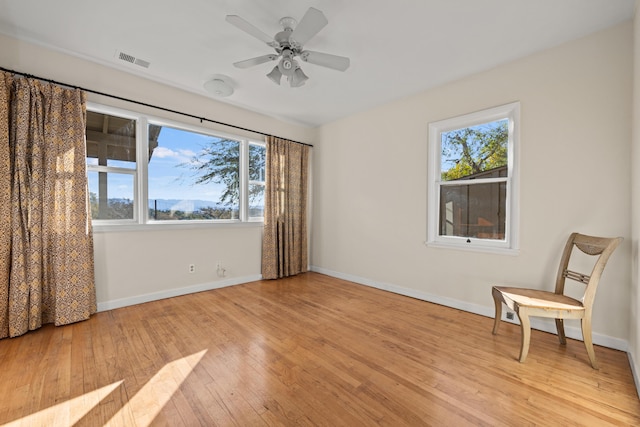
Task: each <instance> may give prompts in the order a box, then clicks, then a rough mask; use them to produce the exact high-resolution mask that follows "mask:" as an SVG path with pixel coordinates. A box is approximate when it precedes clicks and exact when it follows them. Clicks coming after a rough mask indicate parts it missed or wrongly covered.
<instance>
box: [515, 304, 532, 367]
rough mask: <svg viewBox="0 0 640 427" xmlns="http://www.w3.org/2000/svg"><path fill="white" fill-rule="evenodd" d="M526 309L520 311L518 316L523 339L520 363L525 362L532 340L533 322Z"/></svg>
mask: <svg viewBox="0 0 640 427" xmlns="http://www.w3.org/2000/svg"><path fill="white" fill-rule="evenodd" d="M523 311H524V310H519V311H518V317H519V318H520V329H521V330H522V341H521V344H520V363H524V361H525V360H526V359H527V354H529V341H531V322H530V321H529V315H528V314H527V313H526V312H524V313H523Z"/></svg>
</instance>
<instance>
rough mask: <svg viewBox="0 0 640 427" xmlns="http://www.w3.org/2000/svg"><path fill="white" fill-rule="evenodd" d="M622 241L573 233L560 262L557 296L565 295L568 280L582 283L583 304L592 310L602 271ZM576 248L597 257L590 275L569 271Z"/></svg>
mask: <svg viewBox="0 0 640 427" xmlns="http://www.w3.org/2000/svg"><path fill="white" fill-rule="evenodd" d="M621 241H622V237H611V238H609V237H595V236H587V235H585V234H579V233H572V234H571V235H570V236H569V239H568V240H567V244H566V245H565V247H564V252H563V253H562V259H561V260H560V267H559V268H558V276H557V278H556V294H564V285H565V280H566V279H571V280H575V281H576V282H580V283H582V284H584V285H585V286H586V289H585V292H584V297H583V299H582V304H583V305H584V307H585V308H586V309H587V310H591V307H592V306H593V300H594V299H595V296H596V289H597V288H598V282H600V276H602V271H603V270H604V267H605V265H607V261H608V260H609V257H610V256H611V254H612V253H613V251H614V250H615V249H616V248H617V247H618V245H619V244H620V242H621ZM574 247H577V248H578V249H580V250H581V251H582V252H584V253H585V254H587V255H592V256H597V259H596V260H595V263H594V264H593V269H592V270H591V273H590V274H584V273H579V272H576V271H573V270H570V269H569V260H570V258H571V254H572V253H573V249H574Z"/></svg>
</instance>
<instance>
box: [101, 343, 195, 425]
mask: <svg viewBox="0 0 640 427" xmlns="http://www.w3.org/2000/svg"><path fill="white" fill-rule="evenodd" d="M206 352H207V350H202V351H201V352H199V353H194V354H192V355H190V356H186V357H183V358H181V359H177V360H174V361H173V362H170V363H167V364H166V365H165V366H164V367H163V368H162V369H160V370H159V371H158V372H157V373H156V374H155V375H154V376H153V377H152V378H151V379H150V380H149V381H148V382H147V383H146V384H145V385H144V386H143V387H142V388H141V389H140V390H139V391H138V392H137V393H136V394H135V396H133V397H132V398H131V399H129V401H128V402H127V403H126V404H125V405H124V406H123V407H122V408H120V410H119V411H118V412H117V413H116V414H115V415H114V416H113V417H112V418H111V419H112V420H113V419H118V418H120V417H122V416H123V415H125V414H126V413H127V412H129V413H130V414H131V415H132V416H133V419H134V420H135V421H136V425H137V426H139V427H142V426H148V425H150V424H151V423H152V422H153V420H154V418H155V417H156V416H157V415H158V413H160V411H161V410H162V408H163V407H164V405H166V404H167V402H168V401H169V399H171V396H173V394H174V393H175V392H176V391H177V390H178V388H180V385H181V384H182V383H183V382H184V380H185V379H186V378H187V377H188V376H189V374H190V373H191V371H193V368H195V367H196V365H197V364H198V363H199V362H200V359H202V357H203V356H204V354H205V353H206Z"/></svg>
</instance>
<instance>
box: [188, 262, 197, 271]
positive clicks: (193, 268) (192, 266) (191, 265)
mask: <svg viewBox="0 0 640 427" xmlns="http://www.w3.org/2000/svg"><path fill="white" fill-rule="evenodd" d="M195 272H196V265H195V264H189V273H195Z"/></svg>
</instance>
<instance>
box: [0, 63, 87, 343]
mask: <svg viewBox="0 0 640 427" xmlns="http://www.w3.org/2000/svg"><path fill="white" fill-rule="evenodd" d="M85 123H86V94H85V93H84V92H83V91H81V90H78V89H67V88H63V87H61V86H58V85H54V84H49V83H45V82H41V81H39V80H36V79H31V78H23V77H17V76H13V75H11V74H10V73H5V72H1V74H0V184H1V185H0V338H5V337H15V336H18V335H22V334H24V333H26V332H27V331H29V330H34V329H37V328H39V327H40V326H41V325H43V324H46V323H54V324H55V325H65V324H69V323H73V322H77V321H80V320H85V319H88V318H89V317H90V316H91V314H93V313H95V312H96V295H95V280H94V260H93V236H92V230H91V217H90V212H89V209H88V197H87V178H86V148H85V147H86V146H85Z"/></svg>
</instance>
